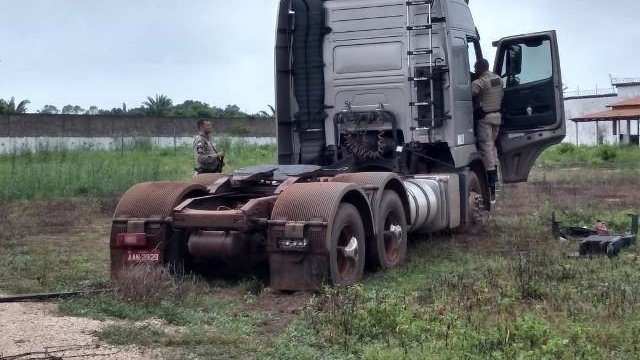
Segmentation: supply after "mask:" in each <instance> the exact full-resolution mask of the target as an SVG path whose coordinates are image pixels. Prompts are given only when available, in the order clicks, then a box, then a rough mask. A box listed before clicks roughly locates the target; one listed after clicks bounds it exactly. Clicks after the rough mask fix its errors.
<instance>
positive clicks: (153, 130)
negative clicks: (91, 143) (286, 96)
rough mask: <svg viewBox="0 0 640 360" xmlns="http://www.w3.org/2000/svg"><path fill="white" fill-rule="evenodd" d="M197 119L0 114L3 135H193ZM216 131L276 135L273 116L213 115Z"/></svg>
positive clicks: (248, 134)
mask: <svg viewBox="0 0 640 360" xmlns="http://www.w3.org/2000/svg"><path fill="white" fill-rule="evenodd" d="M196 121H197V119H188V118H153V117H122V116H99V115H93V116H88V115H39V114H25V115H11V116H7V115H0V137H3V138H27V137H65V138H68V137H80V138H92V137H102V138H121V137H190V136H193V135H195V134H196V133H197V129H196ZM212 122H213V123H214V125H215V128H216V132H217V133H219V134H228V135H231V136H251V137H274V136H275V134H276V123H275V120H274V119H273V118H228V119H214V120H212Z"/></svg>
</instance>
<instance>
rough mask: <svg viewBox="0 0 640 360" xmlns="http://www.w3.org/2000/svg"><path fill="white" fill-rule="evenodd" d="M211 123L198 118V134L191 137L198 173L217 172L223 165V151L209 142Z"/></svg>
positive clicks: (220, 170)
mask: <svg viewBox="0 0 640 360" xmlns="http://www.w3.org/2000/svg"><path fill="white" fill-rule="evenodd" d="M212 132H213V124H211V121H209V120H207V119H200V120H198V135H196V136H195V137H194V138H193V155H194V156H195V158H196V172H197V173H198V174H205V173H219V172H222V167H223V166H224V153H223V152H222V151H218V149H216V147H215V145H214V144H213V143H212V142H211V139H210V136H211V133H212Z"/></svg>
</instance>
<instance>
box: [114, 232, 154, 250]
mask: <svg viewBox="0 0 640 360" xmlns="http://www.w3.org/2000/svg"><path fill="white" fill-rule="evenodd" d="M116 246H118V247H145V246H147V234H145V233H133V234H132V233H123V234H118V236H117V237H116Z"/></svg>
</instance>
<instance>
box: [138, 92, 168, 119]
mask: <svg viewBox="0 0 640 360" xmlns="http://www.w3.org/2000/svg"><path fill="white" fill-rule="evenodd" d="M142 105H143V106H145V107H146V109H145V110H146V112H147V115H149V116H165V115H166V114H167V113H168V112H169V110H170V109H171V106H173V101H172V100H171V99H170V98H169V97H168V96H166V95H162V94H161V95H158V94H156V97H155V99H154V98H152V97H151V96H148V97H147V101H145V102H143V103H142Z"/></svg>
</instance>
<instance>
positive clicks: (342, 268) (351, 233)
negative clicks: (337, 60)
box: [329, 203, 366, 286]
mask: <svg viewBox="0 0 640 360" xmlns="http://www.w3.org/2000/svg"><path fill="white" fill-rule="evenodd" d="M330 241H331V248H330V251H329V268H330V269H329V270H330V276H331V283H332V284H333V285H334V286H348V285H353V284H355V283H357V282H358V281H360V279H362V274H363V272H364V263H365V256H366V252H365V251H366V248H365V231H364V225H363V223H362V218H361V217H360V213H359V212H358V209H356V207H355V206H353V205H351V204H348V203H342V204H340V206H339V207H338V211H337V213H336V216H335V219H334V221H333V229H332V231H331V239H330Z"/></svg>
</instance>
